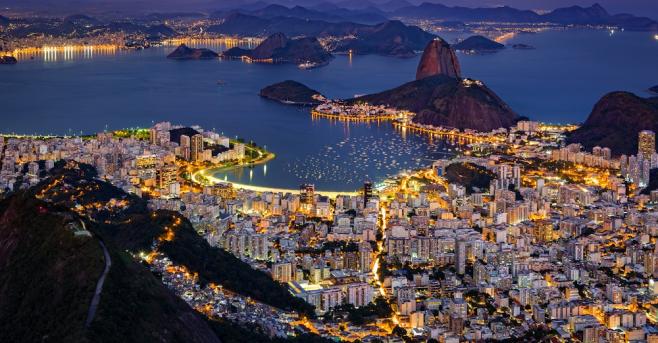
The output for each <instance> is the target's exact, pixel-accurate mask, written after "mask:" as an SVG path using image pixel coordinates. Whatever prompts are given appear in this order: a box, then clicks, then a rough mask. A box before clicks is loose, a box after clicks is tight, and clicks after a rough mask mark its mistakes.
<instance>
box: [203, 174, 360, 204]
mask: <svg viewBox="0 0 658 343" xmlns="http://www.w3.org/2000/svg"><path fill="white" fill-rule="evenodd" d="M213 170H217V168H210V169H202V170H199V171H196V172H194V173H192V181H193V182H195V183H198V184H204V182H201V181H200V180H199V176H201V177H203V178H204V179H205V180H207V182H205V183H210V184H218V183H230V184H232V185H233V187H235V188H239V189H246V190H249V191H254V192H273V193H284V194H285V193H293V194H296V193H299V189H288V188H276V187H265V186H255V185H245V184H241V183H237V182H232V181H228V180H224V179H220V178H217V177H215V176H213ZM315 192H316V193H318V194H322V195H324V196H328V197H330V198H336V197H337V196H339V195H351V196H354V195H358V194H360V193H359V192H357V191H352V192H350V191H344V192H337V191H323V190H316V191H315Z"/></svg>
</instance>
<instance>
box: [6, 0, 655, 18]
mask: <svg viewBox="0 0 658 343" xmlns="http://www.w3.org/2000/svg"><path fill="white" fill-rule="evenodd" d="M257 1H264V2H277V3H284V4H286V5H289V6H290V5H293V4H299V5H302V6H307V5H309V4H317V3H319V2H323V1H326V2H345V0H0V6H2V7H6V6H9V7H15V6H16V5H18V4H20V5H28V4H29V5H34V4H38V5H41V6H43V5H45V6H46V7H47V8H50V9H59V10H63V7H73V8H76V7H78V8H84V7H87V6H88V5H89V4H102V5H101V6H99V7H101V8H102V7H106V8H110V7H112V8H113V9H115V8H114V7H120V8H121V9H122V10H127V11H130V9H131V8H134V9H137V8H140V9H141V8H148V9H150V10H151V11H166V10H168V9H170V8H176V9H182V8H186V9H189V10H195V9H196V8H195V7H197V6H199V5H200V6H203V7H204V8H213V7H225V6H229V7H233V6H235V5H236V4H239V3H253V2H257ZM353 1H357V2H358V1H360V0H353ZM368 1H371V2H374V3H384V2H388V1H390V0H368ZM407 1H408V2H411V3H414V4H419V3H421V2H435V3H442V4H445V5H451V6H455V5H459V6H467V7H494V6H502V5H508V6H512V7H516V8H521V9H533V10H551V9H554V8H557V7H566V6H572V5H581V6H590V5H592V4H594V3H595V2H598V3H600V4H601V5H603V7H605V8H606V9H607V10H608V11H609V12H610V13H612V14H616V13H622V12H624V13H632V14H635V15H639V16H648V17H651V18H653V19H658V0H407ZM85 5H87V6H85ZM41 6H40V7H41Z"/></svg>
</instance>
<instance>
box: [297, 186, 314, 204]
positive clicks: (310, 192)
mask: <svg viewBox="0 0 658 343" xmlns="http://www.w3.org/2000/svg"><path fill="white" fill-rule="evenodd" d="M299 193H300V202H301V203H303V204H313V201H314V200H315V185H314V184H312V183H305V184H302V185H301V186H299Z"/></svg>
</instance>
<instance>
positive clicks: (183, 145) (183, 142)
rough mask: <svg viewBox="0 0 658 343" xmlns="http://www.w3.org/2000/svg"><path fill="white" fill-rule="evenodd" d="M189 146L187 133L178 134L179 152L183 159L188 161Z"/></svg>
mask: <svg viewBox="0 0 658 343" xmlns="http://www.w3.org/2000/svg"><path fill="white" fill-rule="evenodd" d="M190 146H191V140H190V136H187V135H181V136H180V149H181V151H180V154H181V156H182V157H183V159H184V160H186V161H189V160H190Z"/></svg>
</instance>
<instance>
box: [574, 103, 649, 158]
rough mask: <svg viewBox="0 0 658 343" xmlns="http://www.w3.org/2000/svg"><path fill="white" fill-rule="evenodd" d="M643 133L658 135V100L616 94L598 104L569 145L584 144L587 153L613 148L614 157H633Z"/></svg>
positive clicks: (575, 132)
mask: <svg viewBox="0 0 658 343" xmlns="http://www.w3.org/2000/svg"><path fill="white" fill-rule="evenodd" d="M642 130H652V131H654V132H658V97H654V98H641V97H639V96H637V95H635V94H633V93H628V92H612V93H609V94H607V95H605V96H603V97H602V98H601V99H600V100H599V101H598V102H597V103H596V105H594V109H592V113H590V115H589V117H587V120H586V121H585V123H584V124H583V125H582V126H581V127H580V128H578V129H577V130H575V131H572V132H571V133H569V136H568V138H567V142H568V143H580V144H582V145H583V146H584V147H585V149H586V150H587V151H591V150H592V148H593V147H595V146H600V147H608V148H610V149H611V150H612V153H613V154H614V155H621V154H626V155H632V154H636V153H637V145H638V143H637V137H638V134H639V132H640V131H642Z"/></svg>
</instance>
